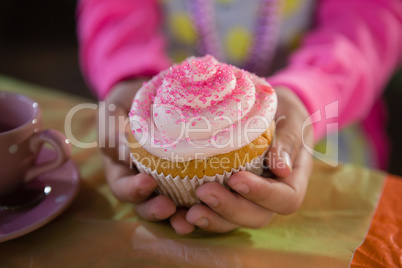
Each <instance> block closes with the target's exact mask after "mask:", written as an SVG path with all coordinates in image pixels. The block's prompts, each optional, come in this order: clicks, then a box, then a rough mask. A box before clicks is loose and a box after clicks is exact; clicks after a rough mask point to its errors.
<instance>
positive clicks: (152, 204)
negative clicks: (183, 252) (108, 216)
mask: <svg viewBox="0 0 402 268" xmlns="http://www.w3.org/2000/svg"><path fill="white" fill-rule="evenodd" d="M143 81H144V79H142V80H128V81H125V82H121V83H119V84H118V85H116V86H115V88H114V89H113V90H112V91H111V93H110V94H109V95H108V96H107V98H106V100H105V102H106V103H105V104H106V116H105V118H104V119H102V118H99V119H98V120H102V122H101V121H99V123H102V124H105V126H106V128H105V129H106V131H105V132H106V133H99V134H100V135H101V134H104V136H105V147H104V148H102V158H103V164H104V170H105V174H106V179H107V182H108V184H109V186H110V189H111V191H112V192H113V194H114V195H115V196H116V197H117V198H118V199H120V200H122V201H125V202H131V203H134V204H136V211H137V214H138V215H139V216H141V217H142V218H144V219H146V220H151V221H158V220H164V219H167V218H169V217H170V216H171V215H173V214H174V213H175V212H176V206H175V205H174V203H173V202H172V201H171V200H170V199H169V198H168V197H166V196H163V195H159V196H156V197H154V196H152V193H153V192H154V191H155V189H156V186H157V183H156V181H155V179H154V178H152V177H151V176H150V175H147V174H143V173H140V174H139V173H138V171H137V170H136V169H130V157H129V152H128V149H127V148H126V145H125V144H124V141H125V135H126V133H128V132H130V126H129V124H127V125H126V126H125V127H124V126H119V124H118V122H119V117H121V118H127V116H128V113H129V111H130V107H131V104H132V100H133V98H134V96H135V94H136V93H137V91H138V89H139V88H140V87H141V85H142V82H143ZM110 118H114V122H115V126H114V127H115V128H114V129H115V130H116V131H115V132H114V133H109V130H110V129H112V127H113V126H112V125H109V120H110ZM111 122H113V121H111ZM110 124H112V123H110ZM100 137H101V136H100ZM119 150H123V152H125V154H126V155H125V159H124V160H121V161H119ZM192 228H194V227H192ZM186 231H187V230H186Z"/></svg>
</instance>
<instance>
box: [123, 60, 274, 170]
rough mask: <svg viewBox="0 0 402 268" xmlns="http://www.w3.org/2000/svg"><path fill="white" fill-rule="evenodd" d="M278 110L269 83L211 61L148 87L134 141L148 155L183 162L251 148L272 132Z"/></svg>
mask: <svg viewBox="0 0 402 268" xmlns="http://www.w3.org/2000/svg"><path fill="white" fill-rule="evenodd" d="M276 106H277V99H276V94H275V91H274V90H273V89H272V87H271V86H270V85H269V84H268V83H267V82H266V81H265V80H264V79H261V78H258V77H257V76H255V75H253V74H250V73H248V72H246V71H244V70H241V69H238V68H236V67H234V66H231V65H227V64H223V63H219V62H217V61H216V59H215V58H213V57H212V56H209V55H207V56H205V57H202V58H194V57H191V58H188V59H187V60H185V61H184V62H182V63H180V64H178V65H175V66H172V67H171V68H169V69H168V70H166V71H164V72H161V73H160V74H158V75H157V76H155V77H154V78H153V79H151V80H150V81H149V82H147V83H145V84H144V85H143V87H142V88H141V89H140V90H139V92H138V93H137V95H136V97H135V99H134V100H133V104H132V107H131V111H130V114H129V116H130V124H131V129H132V131H133V135H134V136H135V138H136V139H137V140H138V141H139V142H140V144H141V145H142V146H143V147H144V148H145V149H146V150H147V151H149V152H150V153H152V154H154V155H156V156H158V157H161V158H168V159H169V160H171V161H179V162H181V161H189V160H191V159H204V158H207V157H211V156H213V155H217V154H222V153H227V152H230V151H233V150H237V149H239V148H241V147H243V146H245V145H247V144H248V143H250V142H252V141H253V140H254V139H256V138H257V137H258V136H259V135H261V134H262V133H263V132H264V131H265V129H267V128H268V127H269V124H270V122H271V121H272V120H273V117H274V115H275V111H276Z"/></svg>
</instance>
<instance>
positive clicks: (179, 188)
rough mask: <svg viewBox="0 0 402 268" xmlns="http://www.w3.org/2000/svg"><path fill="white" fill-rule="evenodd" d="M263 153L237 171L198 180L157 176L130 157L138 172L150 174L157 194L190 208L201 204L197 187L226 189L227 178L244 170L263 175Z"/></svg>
mask: <svg viewBox="0 0 402 268" xmlns="http://www.w3.org/2000/svg"><path fill="white" fill-rule="evenodd" d="M265 153H266V151H265V152H264V153H263V154H262V155H260V156H258V157H256V158H254V159H252V160H251V161H250V162H248V163H246V164H245V166H239V168H237V169H235V168H232V170H231V171H230V172H227V171H224V173H223V174H217V175H215V176H204V177H202V178H198V177H197V176H194V177H193V178H189V177H188V176H186V177H185V178H184V179H182V178H180V176H176V177H172V175H170V174H168V175H165V174H163V173H160V174H158V173H157V171H156V170H152V169H151V168H149V167H146V166H144V165H142V164H140V163H139V162H138V161H137V159H135V157H134V156H133V155H131V159H132V161H133V162H134V163H135V165H136V166H137V169H138V171H140V172H142V173H146V174H150V175H151V176H152V177H153V178H154V179H155V180H156V181H157V182H158V187H157V189H156V191H157V193H159V194H163V195H166V196H168V197H169V198H170V199H171V200H172V201H173V202H174V203H175V204H176V205H177V206H181V207H190V206H192V205H194V204H197V203H201V201H200V200H199V198H198V197H197V196H196V194H195V192H196V191H197V189H198V187H200V186H201V185H202V184H204V183H206V182H218V183H220V184H222V185H224V186H225V187H226V186H227V181H228V179H229V177H230V176H231V175H232V174H233V173H236V172H238V171H240V170H246V171H250V172H252V173H254V174H257V175H261V174H262V173H263V165H262V160H263V158H264V156H265Z"/></svg>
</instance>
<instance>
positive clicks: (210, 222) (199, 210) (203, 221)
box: [186, 204, 239, 233]
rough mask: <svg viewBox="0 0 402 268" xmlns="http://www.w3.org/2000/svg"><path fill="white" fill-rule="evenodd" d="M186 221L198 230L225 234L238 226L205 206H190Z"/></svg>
mask: <svg viewBox="0 0 402 268" xmlns="http://www.w3.org/2000/svg"><path fill="white" fill-rule="evenodd" d="M186 220H187V221H188V222H190V223H191V224H194V225H196V226H197V227H198V228H200V229H203V230H206V231H210V232H215V233H227V232H230V231H233V230H235V229H237V228H239V226H238V225H236V224H234V223H231V222H229V221H227V220H225V219H224V218H223V217H221V216H219V215H218V214H217V213H216V212H214V211H213V210H211V209H210V208H208V207H207V206H205V205H201V204H197V205H194V206H192V207H191V208H190V209H189V211H188V212H187V215H186Z"/></svg>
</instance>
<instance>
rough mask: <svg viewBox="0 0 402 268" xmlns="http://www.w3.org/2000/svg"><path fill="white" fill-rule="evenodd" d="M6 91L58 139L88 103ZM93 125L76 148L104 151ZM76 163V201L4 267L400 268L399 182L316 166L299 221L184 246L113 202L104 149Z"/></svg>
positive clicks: (21, 244)
mask: <svg viewBox="0 0 402 268" xmlns="http://www.w3.org/2000/svg"><path fill="white" fill-rule="evenodd" d="M0 90H7V91H12V92H18V93H21V94H25V95H28V96H30V97H32V98H34V99H36V100H37V101H38V103H39V105H40V107H41V108H42V109H43V121H44V128H55V129H58V130H60V131H64V119H65V117H66V114H67V113H68V111H70V110H71V108H73V107H75V106H76V105H77V104H82V103H88V102H89V101H88V100H85V99H80V98H76V97H73V96H70V95H65V94H62V93H58V92H56V91H52V90H50V89H46V88H41V87H38V86H34V85H31V84H26V83H23V82H21V81H17V80H14V79H11V78H8V77H3V76H0ZM92 104H94V103H92ZM95 118H96V110H93V109H84V110H82V111H80V112H79V113H77V114H76V115H75V116H74V118H73V121H72V129H73V134H74V135H75V138H76V139H78V140H80V141H84V142H91V141H96V137H97V135H96V130H95ZM72 158H73V160H74V162H75V163H76V164H77V165H78V167H79V170H80V174H81V178H82V183H81V188H80V191H79V193H78V196H77V197H76V199H75V200H74V202H73V203H72V204H71V206H70V207H69V208H68V209H67V210H66V211H64V212H63V213H62V215H60V216H59V217H57V218H56V219H55V220H53V221H52V222H50V223H49V224H47V225H45V226H43V227H42V228H39V229H38V230H35V231H33V232H31V233H29V234H27V235H25V236H22V237H19V238H16V239H13V240H10V241H7V242H4V243H0V267H253V268H254V267H270V266H272V267H347V266H349V265H350V264H351V265H352V266H356V267H359V266H364V267H398V266H399V267H402V259H401V256H402V250H401V248H402V232H401V231H400V230H401V228H402V205H401V201H400V197H401V196H402V179H400V178H398V177H395V176H391V175H387V174H384V173H381V172H378V171H373V170H367V169H362V168H358V167H354V166H350V165H345V166H338V167H336V168H333V167H330V166H327V165H325V164H323V163H320V162H315V163H314V171H313V175H312V177H311V179H310V184H309V189H308V192H307V195H306V198H305V201H304V203H303V205H302V207H301V208H300V210H299V211H298V212H297V213H295V214H293V215H291V216H279V215H277V216H276V217H275V218H274V219H273V221H272V222H271V223H270V224H269V225H268V226H267V227H266V228H263V229H259V230H252V229H245V228H244V229H239V230H237V231H234V232H232V233H229V234H225V235H213V234H207V233H204V232H202V231H197V232H195V233H194V234H191V235H188V236H178V235H176V234H175V233H174V231H173V230H172V228H171V227H170V226H169V224H168V223H166V222H161V223H151V222H146V221H143V220H141V219H139V218H138V217H137V216H136V215H135V213H134V211H133V206H132V205H131V204H124V203H121V202H119V201H117V200H116V199H115V198H114V197H113V195H112V194H111V192H110V190H109V188H108V186H107V185H106V183H105V178H104V174H103V171H102V166H101V161H100V155H99V150H98V148H90V149H82V148H78V147H73V157H72ZM377 206H378V207H377ZM374 213H375V216H374V219H373V215H374ZM367 232H368V233H367ZM363 241H364V243H363ZM362 243H363V244H362Z"/></svg>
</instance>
